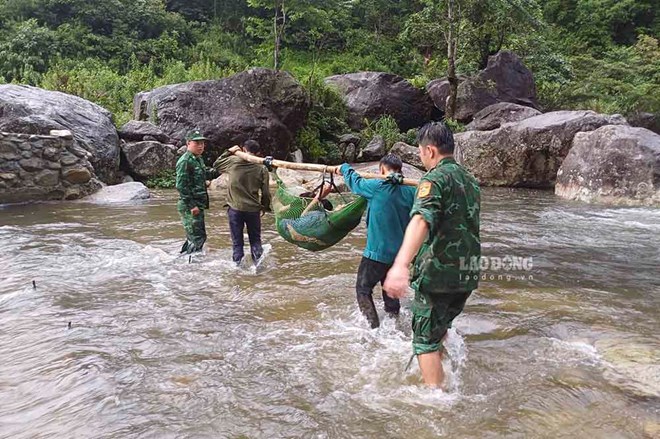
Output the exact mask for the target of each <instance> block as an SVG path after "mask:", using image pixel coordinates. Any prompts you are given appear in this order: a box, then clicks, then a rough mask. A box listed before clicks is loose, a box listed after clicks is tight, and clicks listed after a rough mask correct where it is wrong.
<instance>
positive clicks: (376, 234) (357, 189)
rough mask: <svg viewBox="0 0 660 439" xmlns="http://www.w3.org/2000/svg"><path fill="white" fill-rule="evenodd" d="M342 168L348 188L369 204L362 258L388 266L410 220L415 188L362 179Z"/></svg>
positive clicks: (346, 168) (347, 167)
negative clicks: (365, 240)
mask: <svg viewBox="0 0 660 439" xmlns="http://www.w3.org/2000/svg"><path fill="white" fill-rule="evenodd" d="M344 166H346V167H344ZM344 166H342V173H343V175H344V178H345V180H346V184H347V185H348V187H349V188H350V189H351V191H352V192H353V193H355V194H356V195H360V196H362V197H365V198H366V199H367V200H368V203H369V207H368V209H367V220H366V221H367V246H366V248H365V250H364V253H363V255H364V256H365V257H366V258H369V259H371V260H374V261H377V262H382V263H384V264H391V263H392V262H393V261H394V258H395V257H396V254H397V252H398V251H399V247H400V246H401V243H402V242H403V235H404V233H405V231H406V227H407V226H408V222H409V221H410V209H411V208H412V205H413V202H414V199H415V189H414V188H412V187H407V186H402V185H400V184H397V183H394V182H392V181H380V180H366V179H364V178H362V177H360V176H359V175H358V174H357V172H355V170H353V169H352V168H350V166H348V165H344Z"/></svg>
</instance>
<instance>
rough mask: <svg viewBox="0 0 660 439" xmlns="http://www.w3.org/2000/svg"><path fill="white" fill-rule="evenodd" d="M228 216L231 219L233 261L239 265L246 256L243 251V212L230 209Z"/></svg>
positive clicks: (230, 231)
mask: <svg viewBox="0 0 660 439" xmlns="http://www.w3.org/2000/svg"><path fill="white" fill-rule="evenodd" d="M227 216H228V217H229V233H230V234H231V244H232V259H233V261H234V262H236V263H237V264H238V263H240V262H241V260H243V256H245V252H244V250H243V244H244V242H243V228H244V225H245V223H244V219H243V212H241V211H240V210H236V209H232V208H231V207H230V208H229V209H228V210H227Z"/></svg>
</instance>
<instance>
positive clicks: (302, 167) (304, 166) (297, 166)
mask: <svg viewBox="0 0 660 439" xmlns="http://www.w3.org/2000/svg"><path fill="white" fill-rule="evenodd" d="M233 154H234V155H235V156H236V157H240V158H242V159H243V160H245V161H248V162H250V163H256V164H258V165H261V164H263V163H264V159H263V157H257V156H256V155H253V154H250V153H247V152H244V151H234V152H233ZM273 167H274V168H283V169H294V170H296V171H315V172H332V173H334V172H335V170H336V169H337V166H326V165H315V164H312V163H292V162H286V161H284V160H273ZM359 174H360V176H361V177H363V178H376V179H380V180H385V179H386V178H387V176H386V175H382V174H374V173H373V172H359ZM403 184H404V185H406V186H417V185H418V184H419V180H414V179H412V178H404V179H403Z"/></svg>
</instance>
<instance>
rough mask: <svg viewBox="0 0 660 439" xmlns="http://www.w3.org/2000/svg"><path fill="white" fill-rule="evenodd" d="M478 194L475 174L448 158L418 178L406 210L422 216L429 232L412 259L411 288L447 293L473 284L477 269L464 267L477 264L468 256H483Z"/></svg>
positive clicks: (464, 290)
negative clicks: (408, 208)
mask: <svg viewBox="0 0 660 439" xmlns="http://www.w3.org/2000/svg"><path fill="white" fill-rule="evenodd" d="M480 198H481V196H480V190H479V184H478V183H477V181H476V179H475V178H474V177H473V176H472V175H471V174H470V173H469V172H467V171H466V170H465V168H463V167H462V166H461V165H459V164H458V163H456V161H455V160H454V159H453V158H451V157H448V158H445V159H443V160H441V161H440V163H438V165H437V166H436V167H435V168H433V169H431V170H430V171H429V172H427V173H426V175H424V177H422V179H421V181H420V183H419V187H418V189H417V195H416V196H415V204H414V205H413V208H412V211H411V212H410V215H411V217H412V216H414V215H421V216H422V217H423V218H424V220H425V221H426V222H427V224H428V225H429V234H428V237H427V238H426V241H425V242H424V244H423V245H422V247H421V248H420V250H419V252H418V253H417V256H416V257H415V262H414V264H413V269H412V276H411V285H412V287H413V288H414V289H415V290H417V291H421V292H423V293H450V292H467V291H472V290H474V289H475V288H477V284H478V278H479V271H478V270H475V271H470V270H469V269H467V268H466V267H470V265H472V266H471V267H470V268H476V267H474V264H469V263H467V262H466V261H470V260H471V258H473V257H476V258H477V259H478V258H479V257H480V256H481V242H480V240H479V210H480V202H481V201H480ZM461 262H463V263H462V264H461Z"/></svg>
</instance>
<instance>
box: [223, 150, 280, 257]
mask: <svg viewBox="0 0 660 439" xmlns="http://www.w3.org/2000/svg"><path fill="white" fill-rule="evenodd" d="M238 149H239V147H237V146H235V147H233V148H230V149H229V150H228V151H225V153H224V154H222V155H221V156H220V157H219V158H218V160H216V161H215V163H214V164H213V168H215V170H216V171H218V172H219V173H220V174H227V175H228V177H229V179H228V186H227V205H228V206H229V208H228V209H227V216H228V218H229V230H230V233H231V240H232V246H233V252H232V259H233V260H234V262H235V263H236V264H240V263H241V260H243V257H244V255H245V253H244V249H243V230H244V229H245V228H246V227H247V232H248V238H249V240H250V253H251V255H252V261H253V262H254V263H255V264H256V263H257V262H258V261H259V258H261V255H262V254H263V247H262V245H261V214H262V212H270V210H271V205H270V204H271V202H270V188H269V183H270V176H269V174H268V170H267V169H266V167H265V166H264V165H257V164H255V163H250V162H246V161H245V160H243V159H241V158H239V157H236V156H234V155H232V153H233V152H234V151H236V150H238ZM240 149H242V150H243V151H244V152H248V153H250V154H255V155H258V154H259V153H260V147H259V143H257V142H256V141H255V140H247V141H245V142H244V143H243V147H242V148H240Z"/></svg>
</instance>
